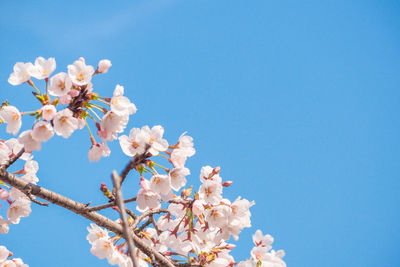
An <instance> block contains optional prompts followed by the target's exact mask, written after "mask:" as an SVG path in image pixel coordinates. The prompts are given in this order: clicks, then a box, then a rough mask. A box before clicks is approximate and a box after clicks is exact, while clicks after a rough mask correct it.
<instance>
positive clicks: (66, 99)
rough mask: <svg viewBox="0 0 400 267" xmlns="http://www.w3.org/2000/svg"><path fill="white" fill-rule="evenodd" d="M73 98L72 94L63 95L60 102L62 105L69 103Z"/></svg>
mask: <svg viewBox="0 0 400 267" xmlns="http://www.w3.org/2000/svg"><path fill="white" fill-rule="evenodd" d="M71 99H72V98H71V96H70V95H63V96H62V97H60V103H61V105H68V104H69V103H70V102H71Z"/></svg>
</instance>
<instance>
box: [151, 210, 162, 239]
mask: <svg viewBox="0 0 400 267" xmlns="http://www.w3.org/2000/svg"><path fill="white" fill-rule="evenodd" d="M149 220H150V222H151V223H152V224H153V225H154V228H155V229H156V231H157V234H158V235H160V234H161V233H162V231H161V230H160V229H159V228H158V226H157V223H156V221H155V220H154V216H153V214H151V215H150V216H149Z"/></svg>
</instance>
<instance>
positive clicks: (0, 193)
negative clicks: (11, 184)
mask: <svg viewBox="0 0 400 267" xmlns="http://www.w3.org/2000/svg"><path fill="white" fill-rule="evenodd" d="M9 197H10V195H9V194H8V191H7V190H5V189H3V188H0V199H2V200H7V199H8V198H9Z"/></svg>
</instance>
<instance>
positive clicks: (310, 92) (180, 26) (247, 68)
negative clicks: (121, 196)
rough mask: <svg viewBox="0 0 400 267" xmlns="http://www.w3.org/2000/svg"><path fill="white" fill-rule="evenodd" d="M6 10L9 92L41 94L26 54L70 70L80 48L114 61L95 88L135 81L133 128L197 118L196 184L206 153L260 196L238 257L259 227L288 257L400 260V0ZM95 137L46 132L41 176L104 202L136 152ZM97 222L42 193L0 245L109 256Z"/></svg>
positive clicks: (9, 6)
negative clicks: (102, 186)
mask: <svg viewBox="0 0 400 267" xmlns="http://www.w3.org/2000/svg"><path fill="white" fill-rule="evenodd" d="M0 10H2V15H1V16H0V36H1V37H0V40H1V43H2V45H1V46H0V58H1V61H0V88H1V89H0V90H1V92H2V94H1V100H4V99H8V100H9V101H10V102H11V103H12V104H14V105H17V106H18V107H21V109H22V110H24V108H25V109H26V110H30V109H31V108H35V107H36V106H35V105H36V103H34V102H33V98H32V96H31V94H30V88H29V87H28V86H25V85H22V86H18V87H13V86H11V85H9V84H8V83H7V79H8V76H9V74H10V73H11V72H12V67H13V65H14V64H15V62H17V61H34V60H35V58H36V57H37V56H43V57H55V58H56V61H57V71H65V70H66V66H67V65H68V64H71V63H72V62H73V61H74V60H76V59H77V58H79V57H81V56H83V57H85V58H86V60H87V62H88V63H90V64H92V65H96V64H97V62H98V60H100V59H103V58H108V59H110V60H111V61H112V63H113V66H112V68H111V69H110V71H109V73H108V74H106V75H104V76H101V77H97V78H96V79H95V81H94V88H95V89H96V90H97V91H99V92H100V93H101V94H102V95H111V94H112V91H113V89H114V87H115V85H116V84H121V85H123V86H125V90H126V94H127V95H128V96H129V97H130V98H131V99H132V100H133V101H134V103H135V104H136V105H137V107H138V112H137V114H135V115H134V117H133V119H132V120H131V121H130V124H129V127H128V129H130V128H131V127H141V126H143V125H150V126H152V125H156V124H161V125H163V126H164V127H165V129H166V137H167V138H168V140H170V141H171V143H172V142H173V141H175V140H176V139H177V138H178V137H179V136H180V134H181V133H182V132H184V131H188V132H189V135H191V136H193V137H194V139H195V146H196V148H197V154H196V155H195V156H194V157H193V158H192V159H190V160H189V162H188V166H189V167H190V168H191V171H192V174H193V175H192V176H191V178H190V179H189V182H191V183H193V184H195V185H196V186H198V184H199V182H198V174H199V171H200V168H201V166H203V165H211V166H221V168H222V171H221V176H222V177H223V178H224V179H226V180H233V181H234V184H233V185H232V186H231V187H230V188H229V189H226V190H225V195H226V196H227V197H228V198H230V199H232V200H233V199H235V198H236V197H237V196H239V195H240V196H242V197H245V198H247V199H249V200H254V201H255V202H256V205H255V206H254V207H253V208H252V224H253V228H251V229H246V230H245V231H243V233H242V235H241V236H240V239H239V242H238V243H237V245H238V246H237V249H236V250H235V252H234V256H235V258H236V259H237V260H243V259H246V258H248V256H249V251H250V249H251V248H252V242H251V235H252V234H253V233H254V232H255V230H256V229H258V228H259V229H262V230H263V232H264V233H269V234H271V235H273V236H274V237H275V243H274V248H276V249H284V250H285V251H286V253H287V255H286V257H285V260H286V262H287V264H288V266H301V267H302V266H304V267H310V266H317V267H319V266H364V267H365V266H398V265H400V256H399V253H398V251H399V248H400V226H399V223H398V221H399V219H400V213H399V203H400V194H399V192H400V191H399V190H400V180H399V162H400V154H399V151H400V142H399V140H400V139H399V135H400V119H399V108H398V107H399V100H400V90H399V88H400V75H399V74H400V50H399V47H400V46H399V45H400V20H399V16H398V14H399V11H400V3H399V2H398V1H365V0H364V1H356V0H354V1H342V0H336V1H317V0H315V1H261V0H260V1H257V0H254V1H232V0H231V1H227V0H220V1H215V0H214V1H206V0H201V1H200V0H198V1H193V0H192V1H191V0H186V1H183V0H180V1H178V0H173V1H167V0H147V1H144V0H143V1H114V2H113V3H112V4H111V2H109V1H103V2H99V1H93V2H90V1H87V2H82V1H75V0H71V1H64V2H59V1H40V3H39V2H38V1H1V3H0ZM33 103H34V104H33ZM2 127H3V128H4V126H2ZM23 127H25V128H29V127H30V126H29V122H26V123H25V124H24V126H23ZM2 132H3V133H2V138H3V139H4V138H8V137H9V136H8V135H6V134H5V131H4V129H2ZM89 147H90V143H89V140H88V137H87V132H85V131H81V132H76V133H74V134H73V136H72V137H71V138H70V139H69V140H68V142H65V140H64V139H62V138H53V139H52V140H50V141H49V142H48V143H46V144H45V145H44V146H43V148H42V150H41V151H39V152H37V153H35V158H36V159H37V160H38V161H39V164H40V170H39V178H40V185H42V186H45V187H48V188H49V189H52V190H55V191H57V192H60V193H62V194H65V195H66V196H69V197H71V198H73V199H76V200H78V201H82V202H88V201H92V202H93V203H96V204H99V203H102V201H104V199H103V198H102V196H101V194H100V192H99V190H98V187H99V183H101V182H107V183H110V173H111V171H112V170H113V169H116V170H121V169H122V168H123V166H124V165H125V163H126V162H127V160H128V158H127V157H126V156H124V155H123V153H122V152H121V151H120V149H119V145H118V144H117V143H115V144H112V145H111V149H112V155H111V157H110V158H108V159H103V160H102V161H100V162H99V163H89V162H88V160H87V151H88V149H89ZM126 187H127V189H125V195H128V194H129V192H135V191H136V190H137V187H138V181H134V180H133V179H132V180H128V181H127V183H126ZM106 214H108V215H110V216H112V217H113V218H117V214H116V213H115V212H112V211H110V212H107V213H106ZM88 224H89V222H88V221H87V220H85V219H83V218H80V217H78V216H76V215H74V214H72V213H70V212H68V211H65V210H63V209H61V208H59V207H56V206H54V205H51V206H50V207H48V208H46V207H39V206H34V207H33V212H32V214H31V216H30V217H29V218H26V219H23V220H22V222H21V223H20V224H19V225H15V226H13V227H12V228H11V230H10V233H9V234H8V235H5V236H4V235H2V236H1V237H0V243H1V244H5V245H7V247H8V248H9V249H10V250H12V251H13V252H14V254H15V256H18V257H22V258H23V259H24V260H25V262H26V263H28V264H30V266H32V267H35V266H41V267H47V266H48V267H53V266H108V264H107V263H106V261H101V260H99V259H97V258H96V257H94V256H92V255H91V254H90V252H89V249H90V245H89V244H88V242H87V241H86V234H87V231H86V226H87V225H88Z"/></svg>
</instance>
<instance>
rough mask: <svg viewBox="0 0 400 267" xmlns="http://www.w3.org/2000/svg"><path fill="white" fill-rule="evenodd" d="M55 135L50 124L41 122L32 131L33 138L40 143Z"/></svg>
mask: <svg viewBox="0 0 400 267" xmlns="http://www.w3.org/2000/svg"><path fill="white" fill-rule="evenodd" d="M53 135H54V130H53V127H52V126H51V124H50V123H48V122H45V121H40V122H38V123H36V124H35V126H34V127H33V130H32V138H33V139H35V140H36V141H39V142H46V141H47V140H49V139H50V138H52V137H53Z"/></svg>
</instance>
